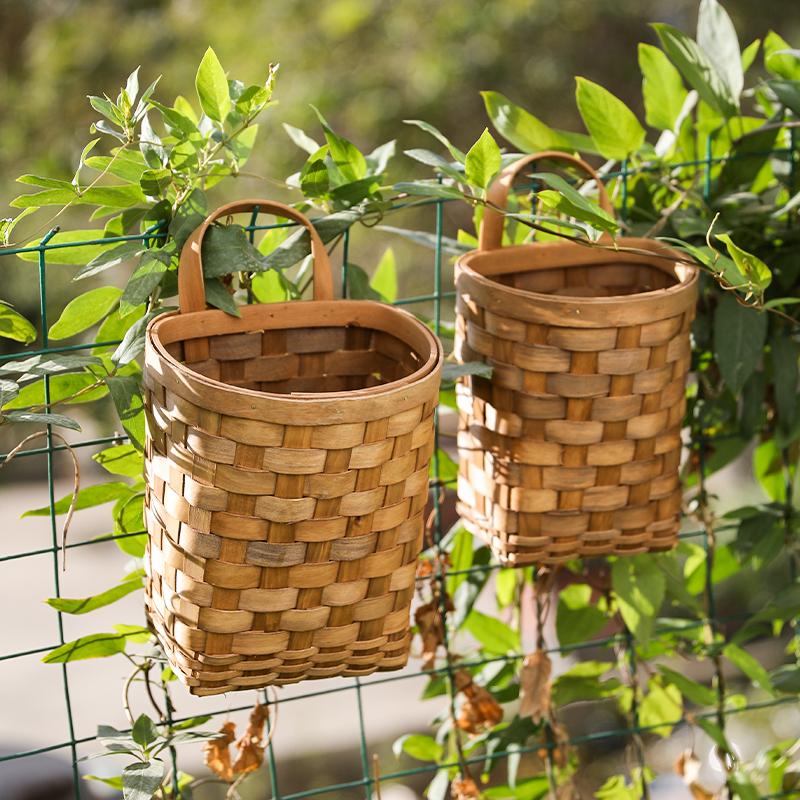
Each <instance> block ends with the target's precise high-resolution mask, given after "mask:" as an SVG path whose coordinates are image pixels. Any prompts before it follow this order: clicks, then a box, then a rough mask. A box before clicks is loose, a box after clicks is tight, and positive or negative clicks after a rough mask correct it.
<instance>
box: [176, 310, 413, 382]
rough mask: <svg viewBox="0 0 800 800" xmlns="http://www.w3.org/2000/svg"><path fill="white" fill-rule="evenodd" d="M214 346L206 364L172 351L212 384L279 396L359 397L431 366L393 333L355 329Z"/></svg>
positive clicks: (247, 336)
mask: <svg viewBox="0 0 800 800" xmlns="http://www.w3.org/2000/svg"><path fill="white" fill-rule="evenodd" d="M208 342H209V358H208V359H206V360H204V361H194V362H188V361H186V359H185V354H184V346H183V342H180V341H178V342H172V343H170V344H167V345H166V350H167V352H168V353H169V354H170V355H171V356H172V357H173V358H175V359H177V360H178V361H180V362H181V363H183V364H185V365H186V366H187V367H189V368H190V369H192V370H194V371H195V372H198V373H200V374H201V375H204V376H205V377H207V378H211V379H212V380H216V381H220V382H222V383H226V384H229V385H230V386H236V387H239V388H242V389H250V390H254V391H262V392H271V393H273V394H291V393H293V392H303V393H317V392H319V393H322V392H343V391H358V390H359V389H368V388H371V387H373V386H382V385H384V384H387V383H391V382H393V381H398V380H402V379H403V378H406V377H408V376H409V375H411V374H413V373H414V372H416V371H417V370H418V369H420V368H421V367H422V366H424V364H425V359H424V358H423V357H422V356H421V355H420V354H419V353H417V352H415V350H414V349H413V348H411V347H410V346H409V345H408V344H407V343H406V342H404V341H402V340H401V339H399V338H397V337H396V336H393V335H392V334H391V333H388V332H387V331H382V330H376V329H372V328H369V327H364V326H355V325H343V326H337V327H304V328H300V327H297V328H281V329H278V330H275V329H272V330H256V331H249V332H244V333H228V334H220V335H217V336H209V337H208ZM427 355H428V354H426V358H427Z"/></svg>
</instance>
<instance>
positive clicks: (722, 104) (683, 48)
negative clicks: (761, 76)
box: [653, 22, 739, 117]
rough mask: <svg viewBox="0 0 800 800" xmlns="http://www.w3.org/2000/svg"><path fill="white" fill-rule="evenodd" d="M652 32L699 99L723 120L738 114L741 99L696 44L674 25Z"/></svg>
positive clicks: (659, 26) (657, 24) (656, 24)
mask: <svg viewBox="0 0 800 800" xmlns="http://www.w3.org/2000/svg"><path fill="white" fill-rule="evenodd" d="M653 28H654V30H655V32H656V33H657V34H658V38H659V39H660V40H661V46H662V47H663V48H664V50H665V51H666V53H667V55H668V56H669V57H670V60H671V61H672V63H673V64H675V66H676V67H677V68H678V69H679V70H680V73H681V74H682V75H683V77H684V78H685V79H686V82H687V83H688V84H689V85H690V86H691V87H692V88H693V89H694V90H695V91H696V92H697V93H698V94H699V95H700V99H701V100H703V102H705V103H706V104H707V105H709V106H710V107H711V108H713V109H715V110H716V111H718V112H719V113H720V114H722V115H723V116H725V117H732V116H734V115H735V114H736V113H737V111H738V110H739V102H738V97H734V96H733V95H732V94H731V91H730V87H729V86H728V85H727V84H726V83H725V81H724V80H723V79H722V77H721V76H720V75H719V73H718V72H717V70H716V68H715V67H714V65H713V64H712V63H711V61H710V60H709V58H708V56H707V55H706V54H705V53H704V52H703V50H702V49H701V48H700V47H699V46H698V44H697V42H695V41H694V39H692V38H691V37H690V36H687V35H686V34H685V33H683V32H682V31H679V30H678V29H677V28H674V27H673V26H672V25H666V24H665V23H661V22H659V23H654V24H653Z"/></svg>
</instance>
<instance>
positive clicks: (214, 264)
mask: <svg viewBox="0 0 800 800" xmlns="http://www.w3.org/2000/svg"><path fill="white" fill-rule="evenodd" d="M263 269H265V267H264V258H263V256H262V255H261V253H259V252H258V250H256V248H255V247H254V246H253V245H252V244H251V243H250V240H249V238H248V236H247V233H246V231H245V229H244V228H243V227H242V226H241V225H212V226H211V227H210V228H209V229H208V231H207V232H206V235H205V237H204V238H203V275H205V277H206V278H218V277H221V276H223V275H230V273H232V272H260V271H262V270H263Z"/></svg>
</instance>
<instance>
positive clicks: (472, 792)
mask: <svg viewBox="0 0 800 800" xmlns="http://www.w3.org/2000/svg"><path fill="white" fill-rule="evenodd" d="M480 796H481V793H480V789H478V785H477V784H476V783H475V781H474V780H472V778H455V780H453V782H452V783H451V784H450V797H451V798H452V800H474V798H476V797H480Z"/></svg>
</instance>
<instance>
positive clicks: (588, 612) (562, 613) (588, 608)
mask: <svg viewBox="0 0 800 800" xmlns="http://www.w3.org/2000/svg"><path fill="white" fill-rule="evenodd" d="M607 623H608V617H607V616H606V615H605V614H604V613H603V612H602V611H601V610H600V608H598V607H597V604H596V602H594V603H593V602H592V588H591V586H588V585H587V584H585V583H573V584H571V585H569V586H567V587H565V588H564V589H562V590H561V592H559V595H558V611H557V614H556V633H557V635H558V642H559V644H560V645H561V646H562V647H568V646H569V645H572V644H577V643H578V642H582V641H584V642H585V641H588V640H589V639H592V638H593V637H594V636H596V635H597V634H598V633H600V631H602V630H603V628H604V627H605V626H606V624H607Z"/></svg>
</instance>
